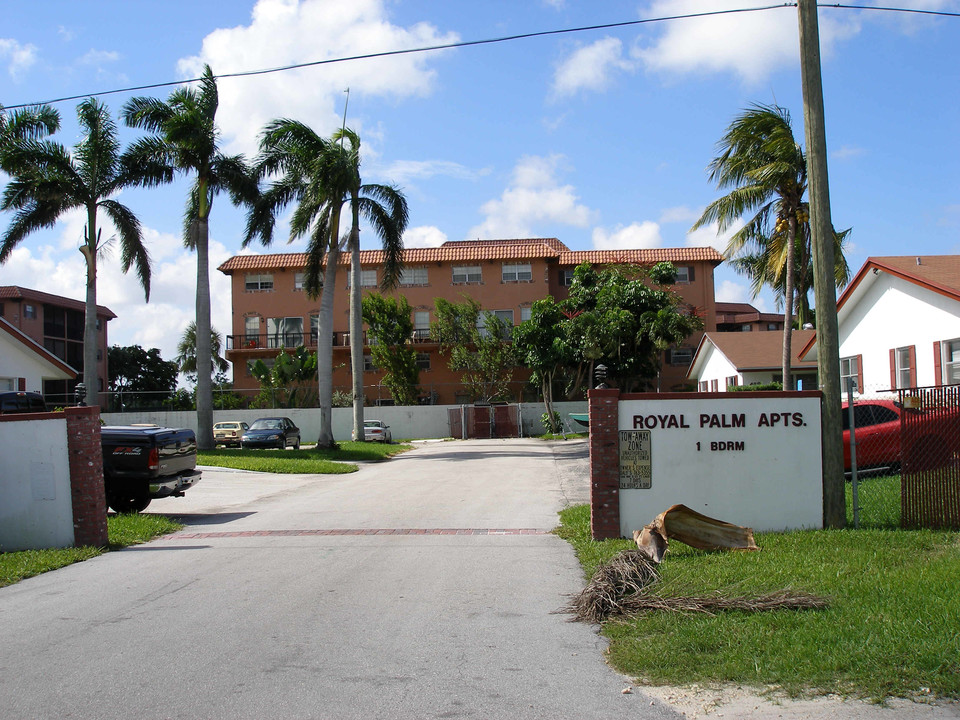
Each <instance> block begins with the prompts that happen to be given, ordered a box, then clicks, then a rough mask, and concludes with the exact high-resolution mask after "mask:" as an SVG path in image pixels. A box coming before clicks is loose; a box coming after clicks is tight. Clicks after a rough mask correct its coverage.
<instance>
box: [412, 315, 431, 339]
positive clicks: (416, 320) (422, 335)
mask: <svg viewBox="0 0 960 720" xmlns="http://www.w3.org/2000/svg"><path fill="white" fill-rule="evenodd" d="M429 339H430V311H429V310H417V311H416V312H414V313H413V341H414V342H426V341H427V340H429Z"/></svg>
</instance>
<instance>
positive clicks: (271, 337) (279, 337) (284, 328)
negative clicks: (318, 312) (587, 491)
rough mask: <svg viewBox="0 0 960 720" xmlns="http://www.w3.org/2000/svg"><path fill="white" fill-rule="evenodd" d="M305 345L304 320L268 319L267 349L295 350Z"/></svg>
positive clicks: (295, 318) (290, 318) (298, 318)
mask: <svg viewBox="0 0 960 720" xmlns="http://www.w3.org/2000/svg"><path fill="white" fill-rule="evenodd" d="M298 345H303V318H302V317H285V318H267V347H270V348H280V347H284V348H295V347H297V346H298Z"/></svg>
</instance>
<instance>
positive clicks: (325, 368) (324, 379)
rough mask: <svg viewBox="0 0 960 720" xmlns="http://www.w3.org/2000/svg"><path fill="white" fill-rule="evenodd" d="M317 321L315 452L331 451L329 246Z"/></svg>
mask: <svg viewBox="0 0 960 720" xmlns="http://www.w3.org/2000/svg"><path fill="white" fill-rule="evenodd" d="M325 262H326V267H325V268H324V273H323V290H321V291H320V316H319V317H318V318H317V388H318V393H319V400H320V435H319V436H318V437H317V447H318V448H330V447H333V408H332V405H333V296H334V295H335V294H336V290H337V263H339V262H340V248H339V246H338V245H337V244H336V243H335V242H333V243H331V244H330V249H329V250H328V251H327V257H326V260H325Z"/></svg>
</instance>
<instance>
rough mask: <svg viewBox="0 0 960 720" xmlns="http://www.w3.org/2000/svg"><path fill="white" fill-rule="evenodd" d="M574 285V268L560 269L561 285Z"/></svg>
mask: <svg viewBox="0 0 960 720" xmlns="http://www.w3.org/2000/svg"><path fill="white" fill-rule="evenodd" d="M571 285H573V270H561V271H560V286H561V287H570V286H571Z"/></svg>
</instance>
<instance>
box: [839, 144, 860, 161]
mask: <svg viewBox="0 0 960 720" xmlns="http://www.w3.org/2000/svg"><path fill="white" fill-rule="evenodd" d="M865 153H866V150H864V149H863V148H860V147H856V146H854V145H843V146H841V147H839V148H837V149H836V150H833V151H831V152H830V159H831V160H849V159H850V158H855V157H860V156H861V155H863V154H865Z"/></svg>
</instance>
